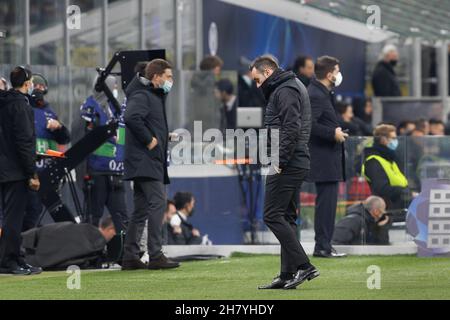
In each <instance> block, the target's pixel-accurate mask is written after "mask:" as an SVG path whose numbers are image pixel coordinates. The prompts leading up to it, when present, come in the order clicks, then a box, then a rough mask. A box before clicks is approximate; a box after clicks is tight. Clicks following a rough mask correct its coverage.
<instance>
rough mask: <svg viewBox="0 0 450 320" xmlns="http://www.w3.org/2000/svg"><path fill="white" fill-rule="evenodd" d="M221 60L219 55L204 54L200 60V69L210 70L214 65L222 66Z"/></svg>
mask: <svg viewBox="0 0 450 320" xmlns="http://www.w3.org/2000/svg"><path fill="white" fill-rule="evenodd" d="M222 66H223V60H222V59H220V57H219V56H206V57H204V58H203V60H202V61H201V62H200V70H202V71H211V70H213V69H215V68H216V67H222Z"/></svg>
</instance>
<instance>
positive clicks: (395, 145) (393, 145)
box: [387, 139, 398, 151]
mask: <svg viewBox="0 0 450 320" xmlns="http://www.w3.org/2000/svg"><path fill="white" fill-rule="evenodd" d="M387 147H388V148H389V149H391V150H393V151H395V150H397V148H398V139H393V140H391V142H389V144H388V145H387Z"/></svg>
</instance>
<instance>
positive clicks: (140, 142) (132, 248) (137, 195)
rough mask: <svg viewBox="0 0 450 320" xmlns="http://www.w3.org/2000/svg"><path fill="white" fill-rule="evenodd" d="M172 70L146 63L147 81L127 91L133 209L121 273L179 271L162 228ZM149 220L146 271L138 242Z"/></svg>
mask: <svg viewBox="0 0 450 320" xmlns="http://www.w3.org/2000/svg"><path fill="white" fill-rule="evenodd" d="M172 84H173V75H172V67H171V66H170V64H169V63H168V62H167V61H165V60H162V59H155V60H152V61H150V62H149V63H148V65H147V67H146V69H145V78H144V77H141V76H140V75H139V74H137V75H136V77H135V78H134V80H133V81H132V82H131V83H130V84H129V85H128V87H127V89H126V94H127V110H126V111H125V125H126V132H125V172H124V175H125V179H126V180H133V182H134V207H135V211H134V212H133V214H132V216H131V219H130V221H129V223H128V229H127V235H126V238H125V252H124V257H123V264H122V270H134V269H144V268H149V269H166V268H176V267H178V266H179V264H178V263H177V262H174V261H171V260H169V259H167V258H166V256H165V255H164V254H163V253H162V250H161V248H162V223H163V217H164V210H165V208H166V189H165V184H169V183H170V180H169V176H168V174H167V150H168V140H169V131H168V126H167V116H166V107H165V101H166V96H167V94H168V93H169V91H170V89H171V88H172ZM146 220H148V228H147V233H148V255H149V257H150V261H149V264H148V266H147V265H145V264H144V263H142V262H141V261H140V260H139V241H140V239H141V237H142V231H143V228H144V226H145V221H146Z"/></svg>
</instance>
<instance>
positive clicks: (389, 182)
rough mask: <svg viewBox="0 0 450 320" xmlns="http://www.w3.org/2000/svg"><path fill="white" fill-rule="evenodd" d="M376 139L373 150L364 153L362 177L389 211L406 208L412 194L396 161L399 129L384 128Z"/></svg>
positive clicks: (379, 128) (377, 128)
mask: <svg viewBox="0 0 450 320" xmlns="http://www.w3.org/2000/svg"><path fill="white" fill-rule="evenodd" d="M373 135H374V143H373V146H371V147H367V148H366V149H365V150H364V163H363V166H362V174H363V176H364V177H365V178H366V180H367V182H368V183H369V185H370V189H371V191H372V194H373V195H376V196H379V197H382V198H383V199H384V201H385V202H386V205H387V209H388V210H393V209H402V208H405V207H407V206H408V203H407V201H408V199H410V198H411V193H410V190H409V188H408V180H407V178H406V177H405V175H404V174H403V172H402V171H401V170H400V168H399V166H398V164H397V161H396V152H395V150H396V149H397V147H398V139H397V134H396V128H395V127H394V126H392V125H387V124H382V125H379V126H377V127H376V128H375V130H374V133H373Z"/></svg>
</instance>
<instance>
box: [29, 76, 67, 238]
mask: <svg viewBox="0 0 450 320" xmlns="http://www.w3.org/2000/svg"><path fill="white" fill-rule="evenodd" d="M33 87H34V89H33V92H32V94H31V96H28V99H29V101H30V104H31V106H32V107H33V112H34V126H35V131H36V153H37V154H38V156H37V161H36V167H37V171H38V172H40V171H42V170H44V169H45V167H46V165H47V163H48V161H49V158H48V157H45V156H39V155H44V154H45V153H46V152H47V150H55V151H64V148H65V145H66V144H68V143H69V142H70V133H69V130H68V129H67V128H66V127H65V126H64V124H63V123H62V122H61V121H60V120H59V119H58V116H57V114H56V113H55V111H54V110H53V108H52V107H51V106H50V104H49V103H48V102H47V101H46V100H45V95H46V94H47V92H48V84H47V80H46V79H45V78H44V77H43V76H42V75H39V74H34V75H33ZM29 192H30V195H29V200H28V204H27V209H26V214H25V218H24V221H23V229H22V230H23V231H27V230H29V229H32V228H34V227H36V224H37V223H38V220H39V216H40V214H41V213H42V209H43V205H42V202H41V199H40V198H39V196H38V194H37V192H36V191H32V190H30V191H29Z"/></svg>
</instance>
